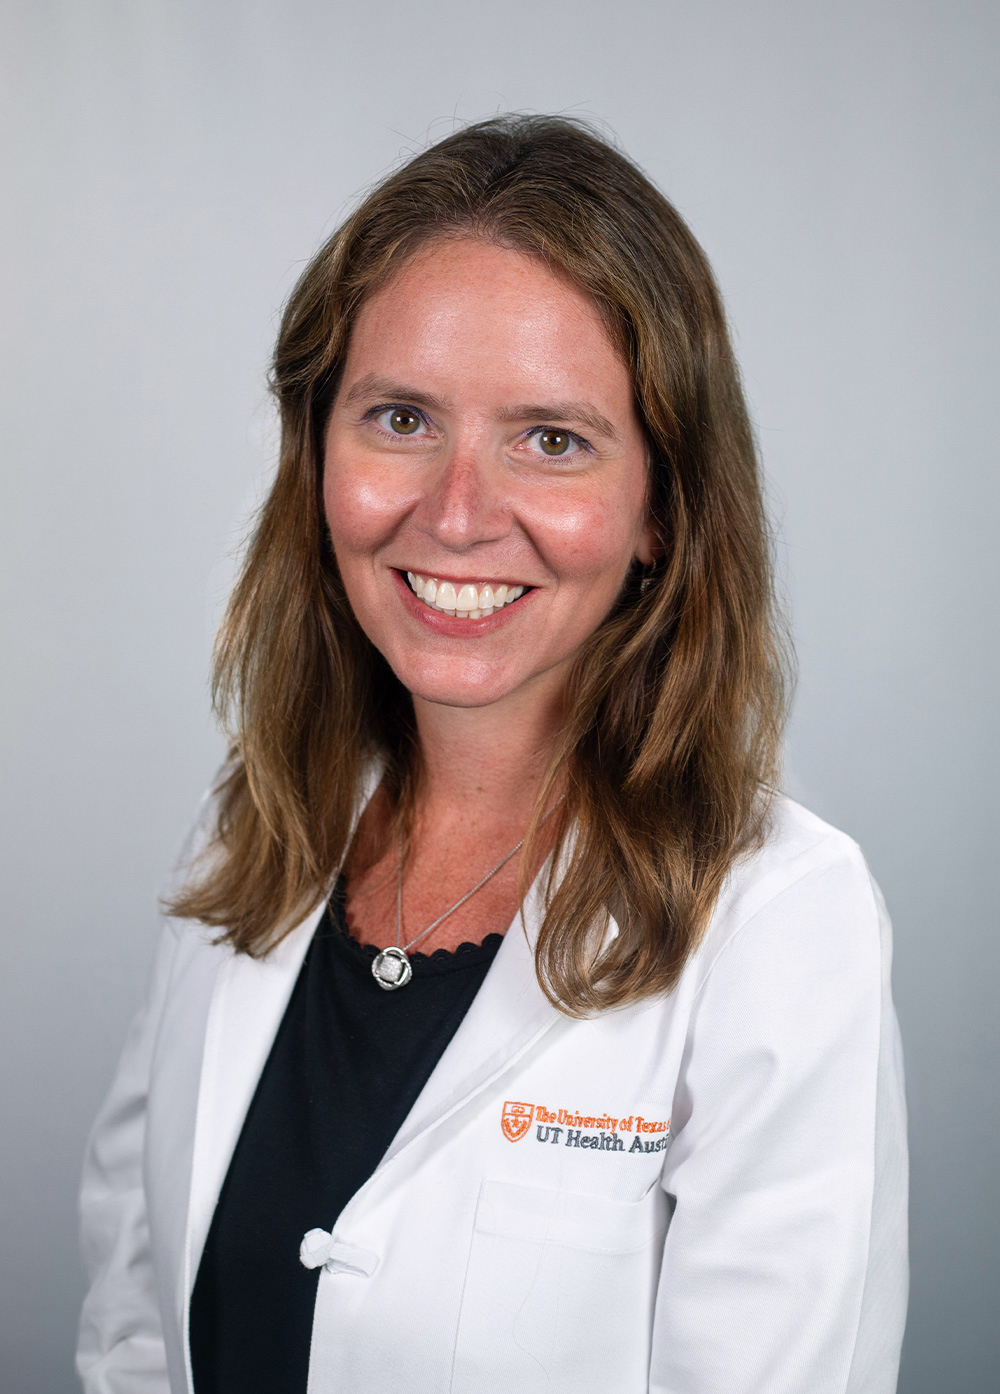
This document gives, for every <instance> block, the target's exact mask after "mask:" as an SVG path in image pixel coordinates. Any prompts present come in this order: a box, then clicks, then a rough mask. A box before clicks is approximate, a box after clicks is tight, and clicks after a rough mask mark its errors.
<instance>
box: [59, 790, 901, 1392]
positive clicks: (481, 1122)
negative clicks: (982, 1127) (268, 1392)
mask: <svg viewBox="0 0 1000 1394" xmlns="http://www.w3.org/2000/svg"><path fill="white" fill-rule="evenodd" d="M538 886H539V883H536V886H535V887H534V888H533V889H532V892H531V894H530V895H529V897H528V899H527V901H526V904H525V911H524V927H525V929H526V931H527V932H526V934H525V932H524V929H522V925H521V922H520V920H515V922H514V924H513V925H512V926H511V928H510V930H509V932H508V934H507V935H506V937H505V939H504V942H503V945H502V946H501V949H500V951H499V953H498V955H497V957H496V959H495V961H494V963H493V965H492V967H491V968H490V971H489V973H488V974H487V977H486V979H485V981H484V983H483V986H482V988H481V989H480V992H479V994H478V996H477V997H476V998H475V1000H474V1002H473V1004H472V1006H471V1008H470V1009H469V1012H468V1014H467V1016H466V1018H465V1019H464V1021H463V1022H462V1024H461V1026H460V1027H459V1030H458V1032H457V1033H456V1035H455V1037H454V1039H453V1040H452V1042H451V1043H450V1045H449V1046H448V1048H447V1050H446V1051H445V1053H444V1055H443V1056H442V1058H441V1060H440V1062H439V1063H438V1065H437V1067H436V1069H435V1070H434V1072H433V1073H432V1075H431V1077H430V1079H429V1080H428V1082H427V1085H426V1086H425V1088H424V1090H423V1092H422V1093H421V1095H420V1096H419V1098H418V1099H417V1101H416V1103H415V1104H414V1106H413V1109H412V1110H411V1112H410V1114H409V1116H408V1118H407V1119H406V1121H405V1123H404V1124H403V1126H402V1128H401V1129H400V1131H399V1133H398V1134H397V1135H396V1137H395V1139H394V1140H393V1142H392V1145H391V1146H390V1147H389V1150H388V1151H387V1153H386V1155H385V1157H384V1158H383V1159H382V1161H381V1163H380V1164H379V1166H378V1167H377V1169H376V1170H375V1172H374V1174H373V1175H372V1177H371V1178H370V1180H369V1181H368V1182H367V1183H366V1184H365V1185H364V1186H363V1187H362V1188H361V1190H360V1191H358V1193H357V1194H356V1195H355V1196H354V1197H353V1199H352V1200H351V1201H350V1202H349V1204H348V1205H347V1206H346V1208H345V1209H344V1211H343V1213H342V1214H341V1215H340V1216H339V1217H338V1218H337V1219H336V1223H335V1225H334V1226H333V1231H332V1234H329V1233H326V1231H327V1230H328V1227H329V1225H330V1221H331V1219H332V1218H333V1217H331V1216H327V1215H317V1216H316V1229H317V1230H318V1231H320V1233H318V1234H316V1233H313V1234H311V1235H310V1237H309V1239H308V1241H307V1242H306V1245H305V1248H306V1250H311V1251H312V1252H311V1253H307V1255H306V1256H307V1258H308V1261H309V1262H310V1263H311V1264H313V1265H318V1264H321V1263H323V1262H324V1261H325V1266H324V1267H323V1269H322V1271H321V1273H320V1277H319V1286H318V1291H317V1298H316V1308H315V1313H314V1319H313V1336H312V1347H311V1353H310V1372H309V1394H387V1391H397V1390H398V1391H401V1394H403V1392H404V1391H405V1394H445V1391H451V1392H452V1394H500V1392H501V1391H503V1394H535V1391H538V1392H539V1394H540V1392H541V1391H543V1390H544V1391H545V1394H558V1392H559V1391H571V1390H572V1391H573V1394H589V1391H595V1394H596V1391H598V1390H599V1391H601V1394H607V1391H609V1390H613V1391H615V1392H616V1394H891V1391H893V1390H895V1388H896V1373H897V1365H898V1357H899V1345H900V1340H901V1336H902V1328H903V1319H904V1313H905V1306H906V1290H907V1268H906V1144H905V1116H904V1103H903V1087H902V1069H901V1060H900V1048H899V1040H898V1032H897V1027H896V1020H895V1016H894V1013H893V1009H892V1003H891V998H890V990H889V964H890V945H889V923H888V919H887V917H886V913H885V909H884V906H883V903H882V899H881V896H880V895H879V892H878V890H877V888H876V887H875V885H874V884H873V882H872V880H871V878H870V876H869V873H868V870H867V868H866V866H865V863H864V860H863V858H862V856H861V854H860V852H859V850H858V848H857V847H856V845H855V844H854V843H853V842H851V841H850V839H848V838H847V837H845V836H844V835H843V834H842V833H839V832H837V831H835V830H834V829H833V828H830V827H829V826H827V825H826V824H825V823H823V822H821V821H820V820H819V819H818V818H815V817H814V816H813V815H811V814H809V813H807V812H806V811H805V810H804V809H802V808H801V807H799V806H798V805H797V804H795V803H793V802H791V801H790V800H787V799H782V800H779V801H778V803H777V805H776V806H775V809H774V813H773V817H772V828H771V832H770V835H769V837H768V840H767V843H766V845H765V846H764V848H763V849H762V850H761V851H760V852H759V853H758V854H756V855H755V856H754V857H753V858H751V859H749V860H747V861H745V862H744V863H743V864H742V865H740V866H738V867H737V868H736V869H735V870H734V872H733V873H732V875H731V876H730V878H729V881H728V883H727V885H726V887H725V889H724V892H723V894H722V896H721V898H720V900H719V904H718V907H717V909H716V911H715V914H714V916H713V918H712V921H711V925H710V927H709V930H708V932H707V934H706V936H705V938H704V940H703V942H702V944H701V946H700V948H699V949H698V951H697V952H696V953H695V955H694V956H693V957H692V958H691V960H690V961H689V963H688V964H687V966H686V968H685V970H684V973H683V975H682V977H681V980H680V982H679V984H678V986H677V988H676V989H675V990H674V991H673V992H672V993H671V994H670V995H669V996H667V997H659V998H656V999H654V1000H650V1001H645V1002H642V1003H640V1004H638V1005H636V1006H632V1007H628V1008H625V1009H622V1010H617V1011H612V1012H607V1013H604V1014H602V1015H599V1016H596V1017H593V1018H591V1019H588V1020H582V1021H581V1020H571V1019H569V1018H568V1017H566V1016H563V1015H561V1014H560V1013H559V1012H558V1011H556V1010H555V1009H554V1008H553V1007H552V1006H551V1005H550V1004H549V1003H548V1001H547V1000H546V999H545V997H544V996H543V994H542V993H541V991H540V989H539V987H538V984H537V982H536V979H535V974H534V968H533V959H532V941H533V938H534V935H535V933H536V932H537V926H538V922H539V914H540V909H541V906H540V892H539V889H538ZM320 913H321V910H320V909H317V910H316V911H315V912H314V913H313V914H311V915H310V916H309V917H308V919H307V920H306V921H305V922H304V923H303V924H301V925H300V926H299V927H298V929H296V930H295V931H294V933H292V934H291V935H290V936H289V937H288V938H287V939H285V940H284V941H283V943H282V944H281V945H280V946H279V947H278V948H277V949H276V950H275V951H274V952H273V953H272V954H271V955H270V956H269V957H268V958H267V959H266V960H264V961H255V960H253V959H250V958H248V957H246V956H242V955H234V954H233V953H232V952H231V951H230V950H228V949H226V948H224V947H217V946H213V945H212V944H211V943H210V942H209V937H208V936H207V934H206V933H205V932H204V931H203V930H201V929H199V928H198V927H197V926H194V925H191V924H180V923H168V924H167V926H166V929H165V932H164V934H163V939H162V943H161V946H160V949H159V953H158V957H157V961H156V967H155V971H154V974H153V982H152V989H151V992H150V996H149V1000H148V1003H147V1006H146V1008H145V1010H144V1011H143V1012H142V1013H141V1015H140V1016H139V1018H138V1019H137V1021H136V1023H135V1025H134V1026H133V1028H132V1032H131V1034H130V1036H129V1039H128V1043H127V1045H126V1047H125V1052H124V1055H123V1057H122V1061H121V1064H120V1067H119V1070H118V1074H117V1076H116V1079H115V1081H114V1084H113V1086H112V1089H111V1093H110V1095H109V1097H108V1100H107V1102H106V1103H105V1105H104V1108H103V1110H102V1112H101V1114H100V1116H99V1118H98V1121H97V1123H96V1125H95V1129H94V1133H93V1136H92V1139H91V1143H90V1147H89V1151H88V1156H87V1161H86V1166H85V1172H84V1180H83V1190H82V1215H83V1244H84V1253H85V1259H86V1263H87V1267H88V1269H89V1272H90V1277H91V1288H90V1292H89V1295H88V1297H87V1300H86V1304H85V1307H84V1311H83V1317H82V1322H81V1334H80V1344H79V1353H78V1367H79V1370H80V1373H81V1375H82V1378H83V1382H84V1386H85V1389H86V1391H87V1394H167V1391H168V1390H169V1391H170V1394H191V1390H192V1380H191V1369H190V1359H189V1356H188V1342H187V1329H188V1326H187V1323H188V1307H189V1301H190V1295H191V1289H192V1285H193V1282H194V1278H195V1275H196V1273H197V1269H198V1262H199V1257H200V1254H201V1251H202V1247H203V1245H204V1242H205V1238H206V1235H207V1233H208V1228H209V1225H210V1223H211V1219H212V1213H213V1208H214V1206H215V1203H216V1199H217V1197H218V1194H219V1189H220V1186H221V1185H222V1182H223V1180H224V1178H225V1175H226V1170H227V1167H228V1164H229V1160H230V1157H231V1155H232V1152H233V1148H234V1146H235V1143H236V1140H237V1137H238V1135H239V1132H240V1128H241V1125H242V1122H243V1118H244V1115H245V1113H246V1110H247V1107H248V1105H249V1102H250V1099H251V1097H252V1095H253V1092H254V1088H255V1085H256V1083H257V1080H258V1077H259V1075H260V1072H261V1068H262V1066H263V1064H264V1062H265V1060H266V1058H267V1054H268V1051H269V1049H270V1046H271V1042H272V1040H273V1038H274V1034H275V1031H276V1030H277V1027H278V1024H279V1022H280V1020H281V1017H282V1013H283V1011H284V1009H285V1005H286V1003H287V1001H288V997H289V994H290V992H291V989H292V986H293V984H294V982H295V978H296V975H297V973H298V971H299V967H300V965H301V963H302V959H303V956H304V954H305V951H306V948H307V946H308V944H309V940H310V937H311V935H312V933H313V930H314V928H315V926H316V924H317V922H318V919H319V916H320ZM613 929H614V927H613V926H612V932H613ZM371 1106H372V1108H378V1107H379V1100H378V1099H377V1098H373V1099H372V1100H371ZM261 1203H262V1204H266V1203H267V1197H266V1195H262V1196H261Z"/></svg>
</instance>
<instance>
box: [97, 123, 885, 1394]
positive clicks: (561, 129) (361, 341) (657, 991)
mask: <svg viewBox="0 0 1000 1394" xmlns="http://www.w3.org/2000/svg"><path fill="white" fill-rule="evenodd" d="M273 382H274V390H275V392H276V395H277V399H278V402H279V405H280V409H281V416H282V448H281V460H280V465H279V469H278V473H277V477H276V480H275V483H274V487H273V489H272V491H271V494H270V497H269V499H268V500H267V503H266V504H265V506H264V508H263V510H262V513H261V516H260V520H259V524H258V527H257V531H256V534H255V536H254V539H253V542H252V545H251V547H250V550H249V554H248V558H247V561H246V565H245V568H244V571H243V574H242V577H241V579H240V582H239V584H238V586H237V588H236V592H235V594H234V597H233V600H232V603H231V607H230V610H229V614H228V617H227V619H226V622H225V626H224V628H223V632H222V636H221V639H220V645H219V650H218V658H217V664H218V667H217V696H218V701H219V705H220V708H221V710H222V711H223V712H224V713H225V714H226V716H227V718H228V720H229V721H230V723H231V726H230V729H231V730H232V733H233V748H232V757H231V760H230V763H229V764H228V766H227V768H226V769H225V771H224V772H223V774H222V776H221V777H220V779H219V780H218V782H217V784H216V786H215V788H214V790H213V792H212V794H211V796H210V798H209V800H208V803H207V805H206V809H205V811H204V814H203V817H202V819H201V823H200V831H199V833H198V840H197V845H196V847H195V849H194V851H193V852H192V854H191V857H190V858H189V859H188V861H187V863H186V875H185V879H184V880H183V882H182V884H181V885H180V888H179V889H178V890H177V892H176V894H175V896H174V898H173V901H172V905H171V909H172V914H173V919H172V920H171V921H170V922H169V923H168V927H167V930H166V932H165V935H164V939H163V946H162V949H161V952H160V956H159V960H158V964H157V968H156V971H155V975H154V982H153V988H152V992H151V996H150V1001H149V1004H148V1006H147V1008H146V1011H145V1013H144V1014H143V1015H142V1017H141V1018H140V1019H139V1021H138V1022H137V1024H136V1027H135V1028H134V1032H133V1035H132V1037H131V1039H130V1041H129V1044H128V1046H127V1048H126V1051H125V1055H124V1058H123V1062H122V1065H121V1067H120V1071H119V1075H118V1077H117V1080H116V1082H115V1084H114V1087H113V1089H112V1092H111V1095H110V1098H109V1100H108V1102H107V1104H106V1105H105V1108H104V1111H103V1113H102V1115H101V1117H100V1119H99V1120H98V1123H97V1126H96V1129H95V1133H94V1137H93V1139H92V1144H91V1150H90V1154H89V1157H88V1161H87V1168H86V1173H85V1178H84V1187H83V1214H84V1236H85V1248H86V1252H87V1258H88V1263H89V1266H90V1269H91V1273H92V1278H93V1285H92V1288H91V1291H90V1295H89V1297H88V1299H87V1304H86V1307H85V1310H84V1316H83V1322H82V1332H81V1342H80V1353H79V1368H80V1371H81V1374H82V1376H83V1380H84V1384H85V1386H86V1388H87V1390H89V1391H93V1392H94V1394H97V1391H102V1394H110V1392H111V1391H113V1390H114V1391H120V1390H139V1389H142V1390H156V1391H166V1390H168V1389H169V1390H171V1391H173V1394H181V1391H192V1390H193V1391H195V1394H222V1392H223V1391H225V1394H229V1392H230V1391H239V1394H251V1392H252V1391H254V1390H261V1391H267V1394H284V1391H288V1392H289V1394H291V1391H300V1392H301V1391H305V1390H306V1389H308V1390H309V1391H310V1394H325V1392H326V1391H334V1390H336V1391H340V1390H350V1391H352V1394H359V1392H360V1391H385V1390H396V1389H399V1390H407V1391H414V1390H415V1391H426V1394H439V1392H440V1391H443V1390H453V1391H476V1394H479V1392H480V1391H486V1390H494V1389H496V1390H499V1389H504V1390H517V1391H521V1394H527V1392H529V1391H533V1390H542V1389H544V1390H547V1391H553V1390H570V1389H572V1390H574V1391H584V1390H598V1389H600V1390H608V1389H614V1390H616V1391H622V1392H623V1394H631V1391H647V1390H650V1391H662V1392H663V1394H666V1392H667V1391H670V1394H699V1391H705V1392H706V1394H708V1391H711V1392H712V1394H721V1391H725V1394H751V1391H754V1394H765V1391H766V1394H783V1392H787V1394H792V1392H793V1391H794V1394H826V1391H830V1394H833V1391H837V1394H847V1392H848V1391H850V1392H851V1394H854V1391H864V1394H883V1391H890V1390H892V1389H894V1388H895V1377H896V1367H897V1361H898V1348H899V1341H900V1336H901V1329H902V1321H903V1312H904V1307H905V1289H906V1276H905V1273H906V1270H905V1237H904V1236H905V1224H904V1216H905V1142H904V1124H903V1107H902V1089H901V1073H900V1064H899V1051H898V1043H897V1035H896V1028H895V1021H894V1017H893V1013H892V1007H891V1002H890V999H889V989H888V967H889V942H888V933H889V931H888V923H887V920H886V917H885V913H884V908H883V906H882V902H881V899H880V897H879V895H878V892H877V890H876V889H875V887H874V886H873V884H872V881H871V879H870V877H869V875H868V872H867V869H866V867H865V864H864V861H863V860H862V858H861V856H860V853H859V852H858V850H857V848H856V846H855V845H854V844H853V843H852V842H851V841H850V840H849V839H847V838H846V837H844V836H843V835H842V834H841V833H838V832H836V831H835V830H833V829H831V828H829V827H828V826H826V825H825V824H824V823H822V822H820V821H819V820H818V819H816V818H815V817H813V816H812V815H810V814H809V813H807V812H805V811H804V810H803V809H801V808H799V807H798V806H797V805H795V804H793V803H791V802H790V801H788V800H786V799H783V798H780V797H777V796H776V795H775V794H774V792H773V791H774V789H775V783H776V779H777V770H776V763H777V751H778V746H779V739H780V730H781V717H782V711H783V696H782V693H783V689H782V681H781V677H782V665H781V647H780V643H779V641H778V637H777V627H776V624H775V620H774V613H773V606H772V591H771V582H770V576H769V569H768V543H767V535H766V530H765V525H764V519H763V512H762V506H761V497H760V487H759V480H758V472H757V464H756V459H755V453H754V447H753V441H752V435H751V430H750V427H749V424H748V420H747V414H746V409H745V406H744V403H743V399H742V396H741V391H740V386H739V379H738V374H737V370H736V367H735V364H734V361H733V357H732V352H731V349H730V346H729V342H728V338H727V334H726V329H725V323H724V318H723V313H722V309H721V306H720V302H719V297H718V294H717V292H716V289H715V286H714V283H713V280H712V276H711V273H710V271H709V268H708V266H707V264H706V262H705V259H704V256H703V254H702V253H701V251H700V249H699V248H698V246H697V244H696V243H695V241H694V239H693V238H692V236H691V234H690V233H689V232H688V230H687V229H686V227H685V226H684V224H683V223H682V222H681V220H680V218H679V217H678V215H677V214H676V212H675V211H674V210H673V209H672V208H671V207H670V205H669V204H667V203H666V202H665V200H664V199H663V198H662V197H661V196H660V194H659V193H657V192H656V190H654V189H653V188H652V187H651V185H650V184H649V183H648V182H647V181H646V179H645V178H644V177H643V176H642V175H641V174H640V173H639V172H638V171H637V170H636V169H635V167H634V166H633V165H631V164H630V163H629V162H628V161H627V160H626V159H625V158H624V157H623V156H622V155H621V154H619V153H618V152H617V151H615V150H613V149H611V148H609V146H608V145H606V144H605V143H604V142H603V141H601V140H600V139H599V138H598V137H596V136H595V135H594V134H593V133H592V132H590V131H589V130H587V129H586V128H585V127H583V126H580V125H579V124H574V123H570V122H567V121H563V120H556V119H552V118H547V117H513V118H503V119H497V120H494V121H489V122H486V123H484V124H482V125H479V126H473V127H470V128H468V129H465V130H462V131H459V132H457V133H456V134H455V135H452V136H450V137H449V138H448V139H446V140H444V141H442V142H441V143H440V144H439V145H437V146H435V147H434V148H433V149H431V150H428V151H426V152H425V153H423V154H422V155H420V156H418V157H417V158H416V159H414V160H412V161H411V162H410V163H409V164H408V165H407V166H405V167H404V168H403V169H401V170H400V171H399V172H397V173H396V174H394V175H393V176H391V177H390V178H389V179H387V180H386V181H385V182H384V183H383V184H382V185H381V186H380V187H379V188H378V189H376V190H375V191H374V192H373V193H372V194H371V195H369V197H368V198H366V199H365V201H364V202H363V203H362V204H361V206H360V207H359V209H358V210H357V212H356V213H355V214H354V215H353V216H352V217H351V218H349V219H348V221H347V223H346V224H345V225H344V227H343V228H341V229H340V231H339V232H338V233H337V234H336V235H335V236H334V237H333V238H332V239H331V240H330V241H329V243H328V244H327V245H326V246H325V247H324V248H323V249H322V250H321V251H320V252H319V254H318V255H317V256H316V258H315V259H314V260H313V262H312V263H311V265H310V266H309V267H308V269H307V270H306V272H305V274H304V275H303V276H302V279H301V280H300V282H299V285H298V287H297V289H296V290H295V292H294V294H293V296H292V299H291V301H290V304H289V306H288V309H287V311H286V314H285V317H284V321H283V324H282V329H281V334H280V338H279V341H278V346H277V351H276V355H275V363H274V375H273ZM206 927H207V928H206Z"/></svg>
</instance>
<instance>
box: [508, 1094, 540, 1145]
mask: <svg viewBox="0 0 1000 1394" xmlns="http://www.w3.org/2000/svg"><path fill="white" fill-rule="evenodd" d="M533 1113H534V1108H533V1106H532V1105H531V1104H517V1103H512V1102H511V1101H510V1100H508V1101H507V1102H506V1103H505V1104H504V1106H503V1113H502V1114H501V1115H500V1126H501V1128H502V1129H503V1135H504V1137H505V1138H506V1139H507V1141H508V1142H520V1141H521V1139H522V1138H523V1137H524V1136H525V1135H526V1134H527V1131H528V1129H529V1128H530V1127H531V1115H532V1114H533Z"/></svg>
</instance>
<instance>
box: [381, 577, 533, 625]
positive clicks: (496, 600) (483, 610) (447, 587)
mask: <svg viewBox="0 0 1000 1394" xmlns="http://www.w3.org/2000/svg"><path fill="white" fill-rule="evenodd" d="M406 579H407V582H408V583H409V587H410V590H411V591H412V592H413V594H414V595H415V596H417V598H418V599H419V600H422V601H423V603H424V604H425V605H427V606H429V607H430V608H431V609H432V610H440V611H441V612H442V613H443V614H446V615H454V616H456V617H457V618H458V619H470V620H478V619H485V618H486V617H487V616H489V615H492V614H494V613H495V611H497V610H502V609H504V608H505V607H506V606H508V605H513V603H514V602H515V600H519V599H520V598H521V596H522V595H523V594H524V592H525V591H526V590H530V589H531V587H530V586H522V585H515V586H509V585H506V584H501V585H497V586H494V585H492V584H491V583H490V582H489V581H483V582H481V583H477V582H475V581H464V582H453V581H439V580H438V578H437V577H436V576H427V575H423V574H421V573H420V572H416V571H407V572H406Z"/></svg>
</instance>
